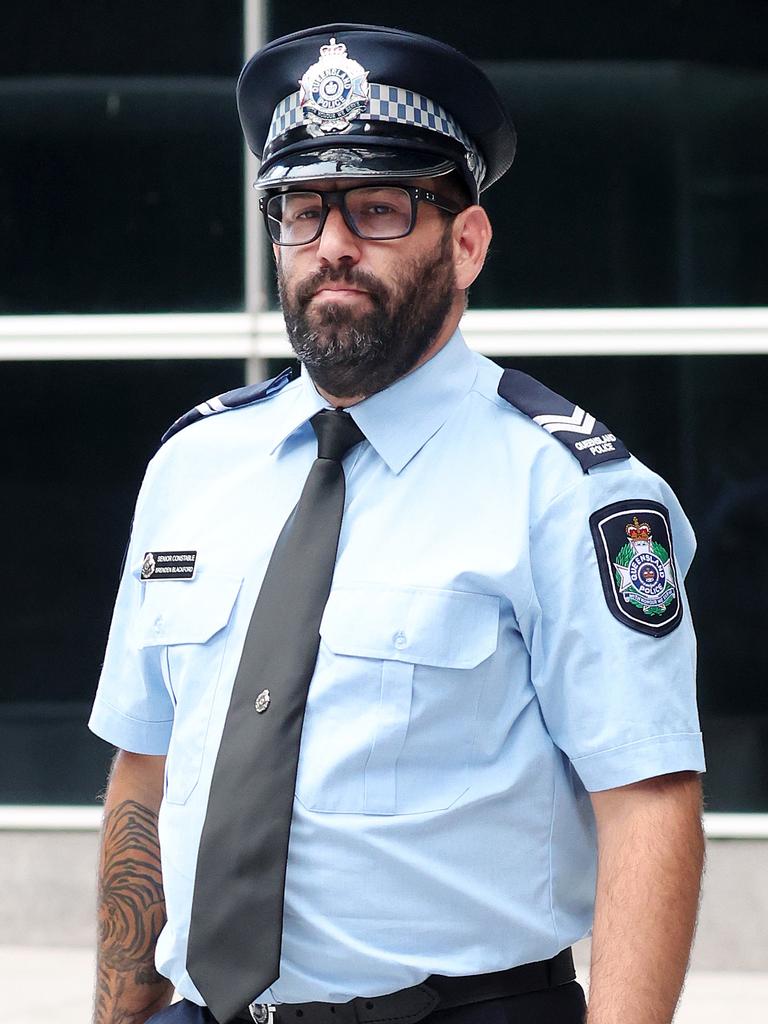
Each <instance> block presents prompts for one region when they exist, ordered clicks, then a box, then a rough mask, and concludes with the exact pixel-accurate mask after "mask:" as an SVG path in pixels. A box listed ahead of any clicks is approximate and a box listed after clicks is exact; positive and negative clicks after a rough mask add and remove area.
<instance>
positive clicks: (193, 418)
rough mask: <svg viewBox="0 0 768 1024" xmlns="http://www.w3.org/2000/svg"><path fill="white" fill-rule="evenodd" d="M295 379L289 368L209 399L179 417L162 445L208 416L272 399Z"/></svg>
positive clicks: (164, 437) (167, 431)
mask: <svg viewBox="0 0 768 1024" xmlns="http://www.w3.org/2000/svg"><path fill="white" fill-rule="evenodd" d="M293 377H294V370H293V368H292V367H290V366H287V367H286V368H285V369H284V370H281V371H280V373H278V375H277V376H276V377H272V378H271V380H265V381H262V383H261V384H249V385H248V386H247V387H244V388H235V389H234V390H233V391H225V392H224V394H223V395H217V396H216V397H215V398H209V399H208V401H207V402H201V403H200V405H196V406H195V408H194V409H190V410H189V412H185V413H184V415H183V416H179V418H178V419H177V420H176V422H175V423H173V424H172V425H171V426H170V427H169V428H168V429H167V430H166V432H165V433H164V434H163V436H162V438H161V439H160V444H161V445H162V444H165V442H166V441H168V440H169V439H170V438H172V437H173V435H174V434H178V432H179V431H180V430H183V429H184V427H188V426H189V425H190V424H191V423H197V422H198V420H202V419H205V417H206V416H215V415H216V414H217V413H220V412H227V411H228V410H229V409H241V408H242V407H243V406H244V405H253V404H254V403H255V402H261V401H263V400H264V399H265V398H271V397H272V395H276V394H277V392H278V391H282V389H283V388H284V387H285V385H286V384H287V383H288V382H289V381H292V380H293Z"/></svg>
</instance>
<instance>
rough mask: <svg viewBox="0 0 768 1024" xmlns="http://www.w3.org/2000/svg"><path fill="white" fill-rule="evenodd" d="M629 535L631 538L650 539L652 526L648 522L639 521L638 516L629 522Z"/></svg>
mask: <svg viewBox="0 0 768 1024" xmlns="http://www.w3.org/2000/svg"><path fill="white" fill-rule="evenodd" d="M627 537H629V539H630V540H650V539H651V528H650V526H649V525H648V523H640V522H638V519H637V516H635V517H634V520H633V521H632V522H631V523H627Z"/></svg>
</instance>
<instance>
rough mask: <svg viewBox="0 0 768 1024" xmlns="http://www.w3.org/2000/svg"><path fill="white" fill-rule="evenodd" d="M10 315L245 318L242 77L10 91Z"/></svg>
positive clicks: (56, 84) (34, 83)
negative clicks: (238, 106)
mask: <svg viewBox="0 0 768 1024" xmlns="http://www.w3.org/2000/svg"><path fill="white" fill-rule="evenodd" d="M0 106H1V107H2V109H3V115H4V116H3V127H2V132H1V135H0V137H1V138H2V144H3V160H2V161H0V217H1V218H2V223H3V227H4V238H5V244H4V245H3V247H2V253H1V254H0V313H61V312H73V313H93V312H110V313H116V312H137V313H142V312H152V311H167V310H187V311H193V310H219V309H238V308H241V307H242V304H243V270H242V263H243V244H244V243H243V199H242V194H243V185H242V180H243V175H242V144H241V136H240V128H239V124H238V120H237V113H236V110H235V101H234V79H231V80H230V79H226V80H221V79H205V78H188V79H135V78H128V79H111V78H110V79H98V78H88V79H61V80H57V79H51V78H46V79H29V80H20V79H16V80H10V81H9V80H5V81H3V80H0Z"/></svg>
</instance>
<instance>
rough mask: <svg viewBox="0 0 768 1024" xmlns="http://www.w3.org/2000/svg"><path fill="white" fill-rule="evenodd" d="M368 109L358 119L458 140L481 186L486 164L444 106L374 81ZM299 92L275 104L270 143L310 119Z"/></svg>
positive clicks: (407, 90)
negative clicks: (421, 130)
mask: <svg viewBox="0 0 768 1024" xmlns="http://www.w3.org/2000/svg"><path fill="white" fill-rule="evenodd" d="M368 88H369V90H370V91H369V98H368V109H367V110H363V111H361V112H360V113H358V114H355V115H354V119H355V120H356V121H390V122H393V123H395V124H410V125H413V126H414V127H416V128H426V129H427V130H428V131H433V132H439V133H440V134H441V135H447V136H448V138H450V139H455V140H456V141H457V142H460V143H461V145H462V146H463V147H464V148H465V149H466V150H467V152H469V153H471V154H472V156H473V157H474V166H473V167H472V174H473V176H474V178H475V180H476V181H477V183H478V185H480V183H481V182H482V180H483V178H484V177H485V163H484V161H483V158H482V157H481V156H480V154H479V153H478V151H477V150H476V149H475V147H474V146H473V145H472V143H471V142H470V140H469V138H468V136H467V135H465V133H464V132H463V131H462V130H461V128H460V127H459V126H458V124H457V123H456V122H455V121H454V119H453V118H452V117H451V115H450V114H449V113H448V112H447V111H446V110H443V108H442V107H441V106H439V105H438V104H437V103H435V102H434V101H433V100H430V99H428V98H427V97H426V96H421V95H420V94H419V93H417V92H412V91H411V90H410V89H398V88H396V87H395V86H394V85H380V84H378V83H376V82H371V83H370V84H369V86H368ZM299 97H300V93H299V92H294V93H291V95H290V96H286V97H285V99H284V100H281V101H280V103H278V105H277V106H276V107H275V112H274V114H273V115H272V124H271V125H270V127H269V135H268V136H267V143H266V144H267V145H269V143H270V142H272V140H273V139H275V138H277V136H278V135H282V134H283V132H287V131H288V130H289V129H290V128H295V127H296V126H297V125H302V124H304V123H305V121H307V120H308V118H306V117H305V116H304V110H303V108H302V107H301V106H300V105H299Z"/></svg>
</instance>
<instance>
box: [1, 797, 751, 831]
mask: <svg viewBox="0 0 768 1024" xmlns="http://www.w3.org/2000/svg"><path fill="white" fill-rule="evenodd" d="M101 816H102V808H101V807H98V806H96V807H94V806H76V805H74V806H73V805H69V806H60V805H47V804H19V805H15V804H6V805H0V832H2V831H8V832H27V831H35V832H37V831H40V832H49V831H50V832H55V831H62V832H73V831H85V832H89V831H95V830H96V829H98V828H99V826H100V824H101ZM704 831H705V832H706V834H707V838H708V839H768V814H727V813H717V812H707V813H706V814H705V815H704Z"/></svg>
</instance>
